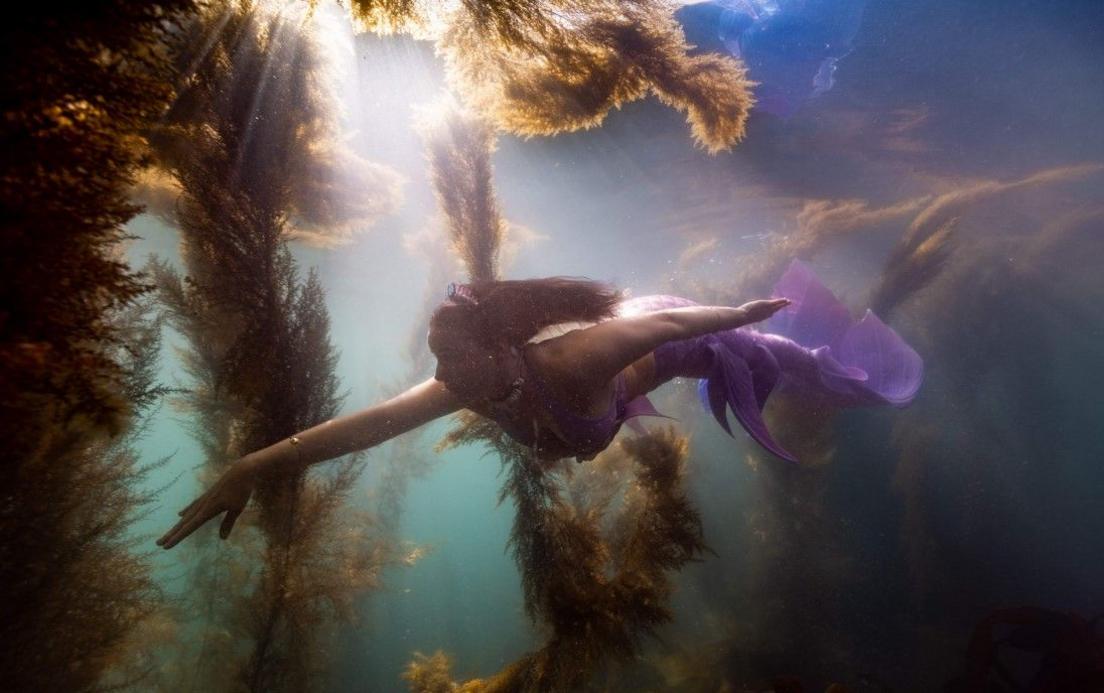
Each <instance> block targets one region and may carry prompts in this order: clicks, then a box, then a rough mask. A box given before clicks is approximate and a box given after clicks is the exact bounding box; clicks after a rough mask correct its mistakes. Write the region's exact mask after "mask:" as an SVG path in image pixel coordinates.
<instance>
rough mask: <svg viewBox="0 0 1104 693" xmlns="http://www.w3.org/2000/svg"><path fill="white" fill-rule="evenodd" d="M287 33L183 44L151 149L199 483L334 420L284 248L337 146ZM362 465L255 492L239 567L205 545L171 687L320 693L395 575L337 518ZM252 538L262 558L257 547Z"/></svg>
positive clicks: (194, 31)
mask: <svg viewBox="0 0 1104 693" xmlns="http://www.w3.org/2000/svg"><path fill="white" fill-rule="evenodd" d="M298 19H301V18H296V17H294V16H285V15H281V14H270V13H265V12H262V11H260V10H259V9H258V8H257V7H255V6H253V5H251V4H249V3H241V4H227V5H223V6H219V7H214V8H212V9H211V11H210V12H209V13H208V14H207V15H205V16H204V17H203V18H202V20H201V21H199V22H197V23H196V24H195V25H193V26H192V27H190V28H189V35H190V37H191V39H190V41H189V44H188V45H189V46H190V48H191V51H190V52H189V53H187V54H186V55H184V56H182V57H181V62H182V63H184V64H187V65H190V66H191V70H190V72H188V74H187V75H186V79H185V80H184V82H183V84H182V85H181V89H182V91H181V95H180V97H179V98H178V100H177V102H176V103H175V104H174V106H173V108H172V109H171V110H170V112H169V114H168V116H167V117H166V118H165V120H164V123H163V126H162V127H161V128H160V129H159V130H158V131H157V132H156V133H154V136H153V140H154V141H155V142H156V143H157V144H158V146H159V150H158V153H159V158H158V163H159V164H160V165H161V166H163V167H165V168H166V169H167V170H168V171H169V172H170V173H171V174H172V176H173V177H174V178H175V180H176V181H177V182H178V184H179V186H180V190H181V196H180V199H179V200H178V201H177V203H176V209H175V222H176V226H177V228H178V229H179V231H180V234H181V237H182V257H183V261H184V266H185V269H186V271H187V273H188V274H187V276H186V277H183V278H182V277H180V276H179V275H178V274H177V273H176V271H174V270H173V269H172V268H170V267H169V266H168V265H167V264H164V263H162V264H160V265H159V266H158V267H157V270H156V273H155V276H156V279H157V283H158V286H159V288H160V295H161V299H162V302H163V304H164V306H165V309H166V311H167V314H168V316H169V319H170V320H171V322H172V324H173V326H174V327H176V328H177V330H178V331H179V332H180V333H181V334H182V335H183V336H184V337H185V338H186V339H187V341H188V345H189V348H188V350H187V351H185V352H184V353H183V355H182V359H183V362H184V365H185V368H186V370H187V371H188V374H189V375H190V376H191V377H192V379H193V387H192V389H191V391H190V392H189V394H188V395H187V396H186V397H184V398H182V403H183V404H185V405H186V406H187V407H188V408H189V409H190V410H192V411H193V412H194V413H195V416H196V419H195V429H196V434H197V437H198V439H199V440H200V442H201V443H202V445H203V447H204V452H205V454H206V461H205V464H204V476H205V477H212V476H214V475H216V474H217V473H219V471H220V470H221V469H222V468H223V467H224V465H226V464H229V463H230V462H231V461H232V460H233V459H234V458H236V457H238V456H240V455H242V454H244V453H246V452H249V451H251V450H255V449H258V448H262V447H265V446H267V445H270V444H272V443H275V442H277V441H279V440H280V439H282V438H284V437H286V436H288V435H290V434H292V433H294V432H296V431H300V430H303V429H305V428H309V427H311V426H313V425H315V424H318V423H321V422H323V421H325V420H327V419H330V418H332V417H333V416H334V415H335V414H336V413H337V410H338V408H339V406H340V401H341V398H340V397H339V396H338V394H337V388H338V382H337V378H336V375H335V373H334V370H335V366H336V362H337V355H336V352H335V351H334V349H333V347H332V346H331V344H330V341H329V318H328V316H327V312H326V308H325V301H324V294H323V290H322V287H321V284H320V282H319V280H318V277H317V276H316V275H315V274H314V272H313V271H312V272H311V273H310V274H309V275H308V276H307V277H306V278H305V279H303V278H301V276H300V273H299V270H298V268H297V266H296V263H295V261H294V260H293V259H292V257H291V254H290V253H289V251H288V248H287V246H286V239H287V237H288V231H289V229H290V224H291V219H292V216H293V215H294V214H295V213H296V212H297V211H298V212H301V211H302V209H303V206H302V203H301V200H299V198H298V197H297V195H299V194H300V192H297V190H299V189H300V187H301V186H300V185H299V183H300V182H301V181H302V180H304V178H303V177H305V176H309V174H310V173H311V172H312V171H313V170H314V168H313V164H312V163H311V162H312V161H313V158H312V157H314V156H315V153H316V147H317V146H318V142H319V141H325V138H326V137H327V136H328V135H329V134H330V126H329V122H328V120H327V117H326V108H327V102H326V101H325V100H324V99H323V98H322V96H321V95H320V93H319V92H318V91H317V90H316V89H315V88H314V85H315V82H314V80H315V79H316V78H317V72H318V70H319V69H321V67H320V64H319V62H318V57H317V52H316V48H315V46H313V45H312V43H311V37H310V36H309V34H308V33H307V32H305V31H303V30H302V27H301V26H300V25H299V23H298V21H297V20H298ZM369 192H370V191H369ZM322 221H326V219H323V220H322ZM362 459H363V458H362V456H359V455H356V456H352V457H350V458H347V459H345V460H342V461H340V462H337V463H334V465H333V466H331V467H330V469H329V470H327V473H326V474H325V475H324V476H319V477H308V476H307V475H306V474H304V473H292V474H286V475H281V476H269V477H266V478H264V479H261V480H260V481H259V482H258V485H257V488H256V489H255V492H254V500H255V507H256V512H255V513H252V514H249V515H247V517H246V521H244V522H242V523H240V524H244V525H247V527H242V528H241V529H239V531H238V532H237V533H236V542H235V544H236V548H237V549H238V551H237V552H233V551H231V552H227V551H225V550H221V549H215V548H214V547H213V546H211V545H210V544H209V542H210V540H211V538H212V535H211V534H210V533H209V532H201V533H200V535H199V537H200V538H199V541H204V540H206V541H207V542H208V544H207V546H206V547H205V550H204V551H203V553H204V554H205V555H204V556H202V558H201V561H200V562H199V563H198V564H197V565H196V570H195V576H194V578H193V581H192V590H193V593H194V594H193V595H192V599H193V600H194V602H195V605H194V607H193V608H192V612H193V613H195V614H196V615H197V616H199V618H201V619H202V622H200V623H198V624H196V626H197V627H198V628H199V629H200V632H199V634H198V637H197V638H196V641H197V642H196V643H195V646H196V647H198V653H197V654H195V655H194V656H196V657H197V659H198V661H199V662H201V663H202V664H201V665H200V666H198V667H196V668H194V669H192V670H190V671H184V672H181V675H182V677H183V678H184V679H190V685H191V686H193V687H195V686H197V685H198V686H199V687H200V688H203V689H209V688H211V687H214V688H219V689H225V688H237V687H241V688H244V689H248V690H254V691H256V690H265V691H269V690H296V691H298V690H307V689H310V688H312V687H314V686H317V685H318V683H319V681H320V679H321V676H322V674H323V669H322V666H323V663H324V660H325V652H326V647H325V636H326V635H328V634H332V625H333V624H334V623H335V622H336V621H338V620H341V619H349V618H351V617H352V615H353V614H352V609H351V600H352V599H353V597H354V596H355V595H356V594H358V593H359V592H362V591H364V590H367V589H371V588H373V587H375V586H376V585H377V581H378V577H379V571H380V570H381V568H382V567H383V566H384V565H386V564H387V563H388V562H391V561H395V560H399V550H398V548H397V547H395V546H393V545H392V544H391V542H390V541H389V540H388V539H389V537H386V536H384V535H381V534H377V533H376V532H375V531H374V529H373V527H372V525H371V524H370V519H371V518H369V517H367V516H364V515H363V514H357V513H354V512H352V511H351V510H349V509H348V508H345V507H344V503H345V499H346V497H347V495H348V493H349V491H350V490H351V489H352V488H353V485H354V483H355V481H356V479H357V477H358V476H359V474H360V472H361V470H362ZM249 525H252V526H253V527H255V528H256V530H258V531H259V533H260V538H261V543H260V545H257V544H255V543H254V544H253V545H252V546H251V545H250V541H251V538H250V537H249V532H248V526H249ZM242 535H245V536H242ZM227 553H232V554H233V555H232V556H231V557H230V563H231V565H225V563H226V562H227V556H226V555H225V554H227ZM234 563H237V564H238V565H237V566H235V565H233V564H234ZM235 583H237V584H235ZM249 588H251V590H250V589H249ZM239 594H240V596H237V595H239ZM220 631H221V632H222V633H223V635H222V636H219V635H218V633H219V632H220ZM219 638H221V639H222V640H224V641H223V642H216V640H218V639H219ZM178 658H179V657H178ZM175 685H176V686H177V687H182V686H185V685H189V684H186V683H185V681H180V682H177V683H176V684H175Z"/></svg>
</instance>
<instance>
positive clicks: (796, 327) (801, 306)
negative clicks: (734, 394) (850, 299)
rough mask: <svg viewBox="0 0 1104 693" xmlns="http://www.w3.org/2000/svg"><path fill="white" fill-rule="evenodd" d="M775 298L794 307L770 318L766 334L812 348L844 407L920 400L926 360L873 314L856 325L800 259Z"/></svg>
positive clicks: (826, 381)
mask: <svg viewBox="0 0 1104 693" xmlns="http://www.w3.org/2000/svg"><path fill="white" fill-rule="evenodd" d="M774 294H775V295H777V296H781V297H784V298H788V299H790V301H791V303H790V305H788V306H786V307H785V308H783V309H782V310H780V311H779V312H777V313H775V314H774V315H773V316H771V318H770V320H768V321H767V323H766V330H767V331H768V332H774V333H776V334H780V335H782V336H784V337H788V338H790V339H792V340H793V341H795V342H797V343H798V344H800V345H802V346H804V347H806V348H808V349H809V350H810V351H811V352H812V354H813V357H814V358H815V360H816V364H817V367H818V368H819V370H820V380H821V383H822V384H823V385H824V386H825V387H827V388H828V389H829V390H831V391H833V392H835V393H837V394H839V395H841V399H840V404H841V405H844V406H849V405H856V404H892V405H894V406H903V405H905V404H908V403H909V402H911V401H912V399H913V398H914V397H915V396H916V393H917V392H918V391H919V390H920V384H921V382H922V381H923V379H924V362H923V360H922V359H921V358H920V355H919V354H917V353H916V351H915V350H913V348H912V347H910V346H909V345H908V344H906V343H905V340H903V339H901V337H900V335H898V334H897V333H896V332H894V331H893V329H892V328H891V327H889V326H887V325H886V324H885V323H883V322H882V321H881V320H879V319H878V316H876V315H874V313H872V312H871V311H869V310H868V311H867V312H866V315H864V316H863V319H862V320H860V321H859V322H857V323H853V322H852V320H851V315H850V313H849V312H848V310H847V307H846V306H844V305H843V303H841V302H840V301H839V299H837V298H836V297H835V295H834V294H833V293H832V292H831V290H829V289H828V288H827V287H825V286H824V285H823V284H821V283H820V280H819V279H818V278H817V276H816V274H814V273H813V271H812V270H811V269H809V267H808V266H806V265H805V264H804V263H802V262H801V261H799V260H794V261H793V262H792V263H790V266H789V268H788V269H787V270H786V272H785V273H784V274H783V275H782V278H781V279H779V280H778V283H777V284H775V287H774Z"/></svg>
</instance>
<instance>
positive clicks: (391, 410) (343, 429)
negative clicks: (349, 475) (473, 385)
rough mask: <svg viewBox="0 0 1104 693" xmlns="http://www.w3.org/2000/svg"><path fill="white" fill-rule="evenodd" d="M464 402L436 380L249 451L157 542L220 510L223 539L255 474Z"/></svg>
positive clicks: (341, 449) (365, 444)
mask: <svg viewBox="0 0 1104 693" xmlns="http://www.w3.org/2000/svg"><path fill="white" fill-rule="evenodd" d="M462 407H463V405H462V404H461V403H460V401H459V400H458V399H457V397H456V395H454V394H453V393H451V392H449V391H448V390H447V389H445V386H444V385H443V384H441V382H440V381H439V380H436V379H434V378H430V379H429V380H427V381H425V382H423V383H421V384H418V385H415V386H414V387H412V388H410V389H409V390H407V391H406V392H403V393H402V394H400V395H397V396H395V397H392V398H391V399H389V400H387V401H386V402H381V403H379V404H376V405H373V406H371V407H368V408H367V409H362V410H360V411H358V412H355V413H353V414H349V415H347V416H342V417H339V418H336V419H331V420H329V421H327V422H325V423H321V424H319V425H317V426H315V427H313V428H308V429H307V430H305V431H302V432H300V433H296V434H295V435H293V436H289V437H288V438H285V439H284V440H281V441H280V442H278V443H275V444H273V445H270V446H268V447H267V448H263V449H261V450H257V451H255V452H251V453H249V454H248V455H246V456H244V457H242V458H241V459H239V460H238V461H236V462H234V463H233V464H232V465H230V467H229V469H227V470H226V472H224V473H223V475H222V477H220V478H219V480H218V481H216V482H215V484H214V485H213V486H212V487H211V488H210V489H208V490H207V492H206V493H204V494H203V495H201V496H200V497H199V498H197V499H196V500H194V501H192V503H191V504H190V505H188V507H186V508H184V509H183V510H182V511H180V521H179V522H177V523H176V525H175V526H174V527H173V528H172V529H170V530H169V531H168V532H166V533H165V535H164V536H162V537H161V538H160V539H158V540H157V543H158V545H160V546H162V547H163V548H166V549H171V548H172V547H173V546H176V544H178V543H179V542H180V541H181V540H182V539H184V538H185V537H187V536H188V535H189V534H191V533H192V532H194V531H195V530H196V529H198V528H199V527H201V526H203V525H204V524H205V523H206V522H207V521H208V520H210V519H211V518H213V517H216V516H218V515H221V514H222V513H224V512H225V513H226V517H225V518H224V519H223V521H222V526H221V527H220V529H219V534H220V535H221V536H222V538H224V539H225V538H226V537H227V536H228V535H229V534H230V530H231V529H232V528H233V526H234V522H235V521H236V520H237V519H238V515H240V514H241V512H242V510H243V509H244V508H245V504H246V502H248V501H249V496H250V495H251V494H252V492H253V485H254V482H255V479H256V478H257V476H258V475H260V474H273V473H275V474H286V473H293V472H297V471H302V470H303V469H305V468H306V467H308V466H309V465H312V464H315V463H317V462H323V461H325V460H330V459H333V458H335V457H340V456H342V455H345V454H348V453H350V452H355V451H357V450H364V449H365V448H370V447H373V446H375V445H379V444H380V443H383V442H385V441H387V440H390V439H391V438H394V437H395V436H397V435H399V434H402V433H405V432H407V431H410V430H413V429H415V428H418V427H419V426H422V425H424V424H427V423H429V422H430V421H432V420H434V419H436V418H439V417H441V416H445V415H447V414H451V413H453V412H456V411H458V410H459V409H461V408H462Z"/></svg>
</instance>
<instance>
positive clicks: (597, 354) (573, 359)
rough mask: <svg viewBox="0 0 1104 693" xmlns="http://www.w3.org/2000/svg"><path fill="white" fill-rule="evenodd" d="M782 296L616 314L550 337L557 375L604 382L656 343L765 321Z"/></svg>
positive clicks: (786, 302)
mask: <svg viewBox="0 0 1104 693" xmlns="http://www.w3.org/2000/svg"><path fill="white" fill-rule="evenodd" d="M789 303H790V301H789V300H788V299H785V298H776V299H768V300H761V301H751V302H750V303H745V304H744V305H742V306H740V307H738V308H730V307H728V306H686V307H683V308H667V309H664V310H659V311H655V312H651V313H641V314H639V315H633V316H630V317H621V318H615V319H613V320H607V321H605V322H601V323H598V324H597V325H594V326H593V327H588V328H586V329H584V330H576V331H574V332H568V333H567V334H565V335H563V336H562V337H559V338H557V339H555V340H551V341H549V342H548V343H547V344H548V345H549V346H548V347H546V348H548V349H550V350H554V351H553V353H550V354H549V357H550V359H551V360H552V361H553V362H554V363H557V364H558V365H559V368H557V369H556V370H557V371H558V376H559V377H561V378H562V379H564V380H573V381H575V382H576V383H578V384H580V385H583V386H585V385H587V384H590V385H593V386H604V385H605V384H607V383H609V381H610V380H612V379H613V377H614V376H615V375H617V374H618V373H620V372H621V371H622V370H623V369H625V368H627V367H628V366H629V365H630V364H633V363H635V362H637V360H638V359H641V358H643V357H645V356H647V355H648V354H650V353H651V352H652V351H654V350H655V349H656V348H658V347H659V346H660V345H662V344H665V343H667V342H672V341H676V340H679V339H687V338H690V337H697V336H699V335H703V334H708V333H710V332H720V331H722V330H731V329H733V328H736V327H743V326H744V325H751V324H753V323H757V322H759V321H761V320H766V319H767V318H769V317H770V316H771V315H773V314H774V313H776V312H777V311H779V310H781V309H782V308H785V307H786V306H787V305H789Z"/></svg>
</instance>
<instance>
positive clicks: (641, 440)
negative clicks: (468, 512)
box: [404, 414, 705, 691]
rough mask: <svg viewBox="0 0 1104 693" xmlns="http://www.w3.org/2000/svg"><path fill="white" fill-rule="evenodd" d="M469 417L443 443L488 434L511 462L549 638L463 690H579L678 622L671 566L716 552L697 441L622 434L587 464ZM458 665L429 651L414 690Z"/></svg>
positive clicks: (520, 550) (412, 671)
mask: <svg viewBox="0 0 1104 693" xmlns="http://www.w3.org/2000/svg"><path fill="white" fill-rule="evenodd" d="M461 422H462V423H461V427H460V428H458V429H456V430H454V431H453V432H452V433H450V434H449V435H448V436H447V437H446V438H445V439H444V440H443V441H442V442H441V444H440V445H439V448H448V447H453V446H456V445H461V444H466V443H470V442H475V441H481V442H484V443H485V444H487V445H488V446H489V447H490V449H491V450H493V451H495V452H496V453H497V454H498V455H499V456H500V457H501V459H502V461H503V464H504V465H506V473H507V479H506V482H505V484H504V485H503V488H502V491H501V494H500V501H505V500H507V499H510V500H512V502H513V504H514V508H515V517H514V526H513V530H512V531H511V535H510V545H511V547H512V549H513V553H514V558H515V560H516V562H517V564H518V570H519V572H520V573H521V579H522V586H523V591H524V594H525V605H526V609H527V610H528V612H529V615H530V617H532V618H533V619H534V620H535V621H537V622H538V623H540V624H541V625H543V626H544V627H545V628H547V630H548V637H547V641H546V644H545V645H544V647H542V648H541V649H539V650H537V651H536V652H533V653H530V654H528V655H526V656H525V657H523V658H522V659H520V660H519V661H517V662H515V663H513V664H511V665H509V666H507V667H506V668H505V669H503V670H502V671H501V672H499V673H498V674H496V675H494V676H492V677H490V678H488V679H476V680H472V681H468V682H465V683H463V684H459V688H458V690H464V691H559V690H574V689H575V688H577V687H578V686H580V685H582V684H583V683H585V682H586V681H587V680H588V679H589V678H590V677H592V676H594V675H595V674H596V673H598V672H599V671H600V670H601V668H602V667H603V666H604V665H606V664H607V663H609V662H611V661H613V662H617V661H624V660H627V659H629V658H631V657H632V656H634V655H635V654H637V652H638V651H639V646H640V643H641V640H642V638H644V637H645V636H647V635H651V634H654V632H655V630H656V629H657V628H658V627H659V626H661V625H663V624H664V623H666V622H668V621H669V620H670V619H671V612H670V610H669V607H668V606H667V603H668V600H669V598H670V596H671V592H672V589H673V587H672V585H671V577H670V576H671V573H672V572H674V571H677V570H678V569H679V568H681V567H682V566H683V565H685V564H686V562H687V561H690V560H692V559H694V558H695V557H696V556H698V555H700V554H701V553H702V551H704V549H705V545H704V542H703V538H702V531H701V520H700V518H699V516H698V513H697V511H696V510H695V509H694V507H693V506H692V505H691V504H690V502H689V500H688V499H687V497H686V495H685V491H684V490H683V478H684V476H685V462H686V457H687V452H688V448H689V444H688V441H687V439H686V438H685V437H682V436H680V435H678V434H676V433H675V432H674V430H673V429H661V430H658V431H656V432H654V433H650V434H647V435H641V436H639V437H634V438H622V439H620V440H619V443H618V444H617V446H615V447H613V448H610V449H609V450H607V451H605V452H604V453H602V455H600V456H599V457H598V458H597V459H596V460H594V461H592V462H588V463H587V465H586V466H585V467H583V468H580V469H576V468H575V467H574V466H573V465H572V464H571V463H570V462H560V463H556V464H548V463H542V462H540V461H538V460H536V459H535V458H533V456H532V455H531V452H530V451H529V450H528V449H527V448H525V447H523V446H520V445H518V444H517V443H515V442H513V441H512V440H510V439H509V438H507V437H506V435H505V434H504V433H503V432H502V431H501V429H499V428H498V427H497V426H496V425H495V424H493V423H492V422H489V421H486V420H483V419H481V418H479V417H478V416H477V415H474V414H464V415H462V416H461ZM629 469H631V470H632V472H633V475H632V478H631V479H629V478H628V473H627V472H628V470H629ZM447 667H448V659H447V657H445V656H444V655H443V654H440V653H438V654H435V655H433V656H432V657H425V656H421V655H419V656H418V657H417V658H416V659H415V661H413V662H412V663H411V664H410V665H409V667H408V668H407V672H406V674H405V675H404V677H405V678H406V679H407V681H408V682H409V683H410V685H411V687H412V690H415V691H433V690H439V686H441V685H442V683H441V682H442V681H447V680H448V673H447Z"/></svg>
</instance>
